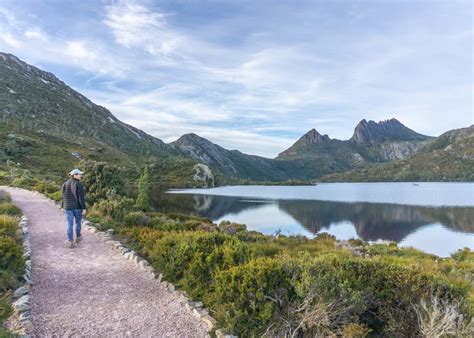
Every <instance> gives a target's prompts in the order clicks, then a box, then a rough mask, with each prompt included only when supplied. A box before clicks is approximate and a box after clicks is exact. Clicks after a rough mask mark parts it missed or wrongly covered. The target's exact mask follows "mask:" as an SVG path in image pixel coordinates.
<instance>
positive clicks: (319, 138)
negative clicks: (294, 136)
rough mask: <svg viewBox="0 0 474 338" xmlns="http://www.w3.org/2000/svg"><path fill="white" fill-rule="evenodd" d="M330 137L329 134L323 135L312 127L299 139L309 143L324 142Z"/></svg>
mask: <svg viewBox="0 0 474 338" xmlns="http://www.w3.org/2000/svg"><path fill="white" fill-rule="evenodd" d="M329 140H330V138H329V136H328V135H327V134H324V135H321V134H320V133H318V131H317V130H316V129H314V128H313V129H311V130H310V131H308V132H307V133H306V134H304V135H303V136H302V137H301V138H300V139H299V141H302V142H305V143H307V144H312V143H322V142H327V141H329Z"/></svg>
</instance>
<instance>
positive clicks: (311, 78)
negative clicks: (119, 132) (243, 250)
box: [0, 0, 474, 157]
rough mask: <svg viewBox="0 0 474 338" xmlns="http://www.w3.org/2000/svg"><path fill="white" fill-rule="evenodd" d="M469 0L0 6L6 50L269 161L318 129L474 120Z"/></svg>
mask: <svg viewBox="0 0 474 338" xmlns="http://www.w3.org/2000/svg"><path fill="white" fill-rule="evenodd" d="M472 13H473V8H472V2H471V1H460V0H450V1H408V0H397V1H395V0H394V1H383V0H380V1H375V0H374V1H342V0H340V1H337V0H334V1H329V0H328V1H298V0H296V1H290V0H288V1H277V0H274V1H265V0H259V1H255V0H253V1H245V0H239V1H231V0H229V1H224V0H220V1H218V0H216V1H204V0H203V1H197V0H173V1H171V0H170V1H146V0H144V1H140V0H127V1H105V0H104V1H100V0H96V1H92V0H82V1H74V0H70V1H66V0H49V1H48V0H22V1H18V0H0V50H1V51H3V52H9V53H13V54H15V55H17V56H18V57H20V58H21V59H23V60H25V61H27V62H29V63H32V64H34V65H36V66H38V67H40V68H42V69H45V70H48V71H51V72H53V73H54V74H56V75H57V76H58V77H59V78H60V79H62V80H63V81H65V82H66V83H67V84H69V85H70V86H71V87H73V88H74V89H76V90H78V91H80V92H81V93H83V94H85V95H86V96H88V97H89V98H90V99H91V100H93V101H94V102H96V103H98V104H101V105H103V106H105V107H107V108H108V109H109V110H111V111H112V113H114V114H115V115H116V116H117V117H118V118H120V119H121V120H123V121H125V122H127V123H130V124H132V125H134V126H136V127H138V128H141V129H143V130H145V131H147V132H148V133H150V134H152V135H154V136H157V137H159V138H161V139H163V140H164V141H166V142H170V141H173V140H175V139H176V138H178V137H179V136H180V135H182V134H184V133H189V132H194V133H197V134H199V135H201V136H203V137H206V138H208V139H210V140H211V141H213V142H216V143H218V144H220V145H222V146H224V147H226V148H229V149H239V150H241V151H243V152H247V153H251V154H257V155H263V156H268V157H274V156H276V155H277V154H278V153H279V152H281V151H283V150H284V149H285V148H287V147H288V146H290V145H291V144H292V143H293V142H294V141H295V140H296V139H297V138H299V137H300V136H301V135H302V134H303V133H305V132H307V131H308V130H309V129H311V128H316V129H317V130H318V131H319V132H320V133H322V134H329V136H330V137H332V138H339V139H347V138H349V137H350V136H351V135H352V132H353V129H354V127H355V125H356V124H357V122H358V121H360V120H361V119H363V118H366V119H373V120H376V121H379V120H384V119H388V118H391V117H395V118H397V119H399V120H400V121H401V122H402V123H404V124H406V125H407V126H408V127H410V128H412V129H414V130H416V131H418V132H421V133H424V134H427V135H433V136H436V135H439V134H441V133H443V132H444V131H447V130H449V129H454V128H460V127H466V126H469V125H471V124H472V123H473V119H474V117H473V97H472V95H473V94H472V93H473V72H472V67H473V55H472V53H473V14H472Z"/></svg>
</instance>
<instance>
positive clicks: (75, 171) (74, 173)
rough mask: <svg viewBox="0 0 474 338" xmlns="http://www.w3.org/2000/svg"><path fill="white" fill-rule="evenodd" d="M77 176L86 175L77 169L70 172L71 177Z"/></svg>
mask: <svg viewBox="0 0 474 338" xmlns="http://www.w3.org/2000/svg"><path fill="white" fill-rule="evenodd" d="M76 174H79V175H84V172H83V171H80V170H79V169H77V168H75V169H72V170H71V171H70V172H69V175H71V176H72V175H76Z"/></svg>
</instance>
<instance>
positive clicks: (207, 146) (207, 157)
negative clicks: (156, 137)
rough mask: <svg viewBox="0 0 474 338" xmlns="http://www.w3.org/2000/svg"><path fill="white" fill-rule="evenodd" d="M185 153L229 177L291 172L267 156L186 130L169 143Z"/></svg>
mask: <svg viewBox="0 0 474 338" xmlns="http://www.w3.org/2000/svg"><path fill="white" fill-rule="evenodd" d="M170 145H171V146H173V147H175V148H176V149H178V150H179V151H180V152H182V153H183V154H184V155H185V156H187V157H189V158H192V159H195V160H196V161H198V162H201V163H205V164H207V165H209V166H210V167H212V168H213V169H215V170H217V171H219V172H221V173H223V174H224V175H226V176H228V177H238V178H241V179H249V180H256V181H258V180H260V181H267V180H269V181H283V180H285V179H287V177H288V176H289V174H288V173H284V172H283V171H280V170H279V169H278V168H276V167H275V165H274V163H273V162H274V161H273V160H271V159H268V158H264V157H260V156H254V155H247V154H243V153H241V152H240V151H238V150H227V149H225V148H223V147H221V146H219V145H217V144H214V143H212V142H211V141H209V140H207V139H205V138H202V137H200V136H198V135H196V134H192V133H191V134H185V135H183V136H181V137H180V138H179V139H178V140H176V141H174V142H172V143H170Z"/></svg>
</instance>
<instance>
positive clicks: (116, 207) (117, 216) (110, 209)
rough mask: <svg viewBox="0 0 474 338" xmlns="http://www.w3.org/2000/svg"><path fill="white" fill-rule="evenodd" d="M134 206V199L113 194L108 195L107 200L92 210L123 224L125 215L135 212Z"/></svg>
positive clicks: (95, 205)
mask: <svg viewBox="0 0 474 338" xmlns="http://www.w3.org/2000/svg"><path fill="white" fill-rule="evenodd" d="M133 205H134V201H133V199H131V198H127V197H123V196H119V195H117V194H115V193H111V194H108V195H107V199H104V200H100V201H99V202H97V203H96V204H94V206H93V207H92V210H93V211H95V212H97V213H98V214H100V215H102V216H104V217H107V216H109V217H110V218H111V219H112V220H114V221H117V222H121V221H123V219H124V217H125V215H126V214H127V213H128V212H130V211H132V210H133V208H134V207H133Z"/></svg>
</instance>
